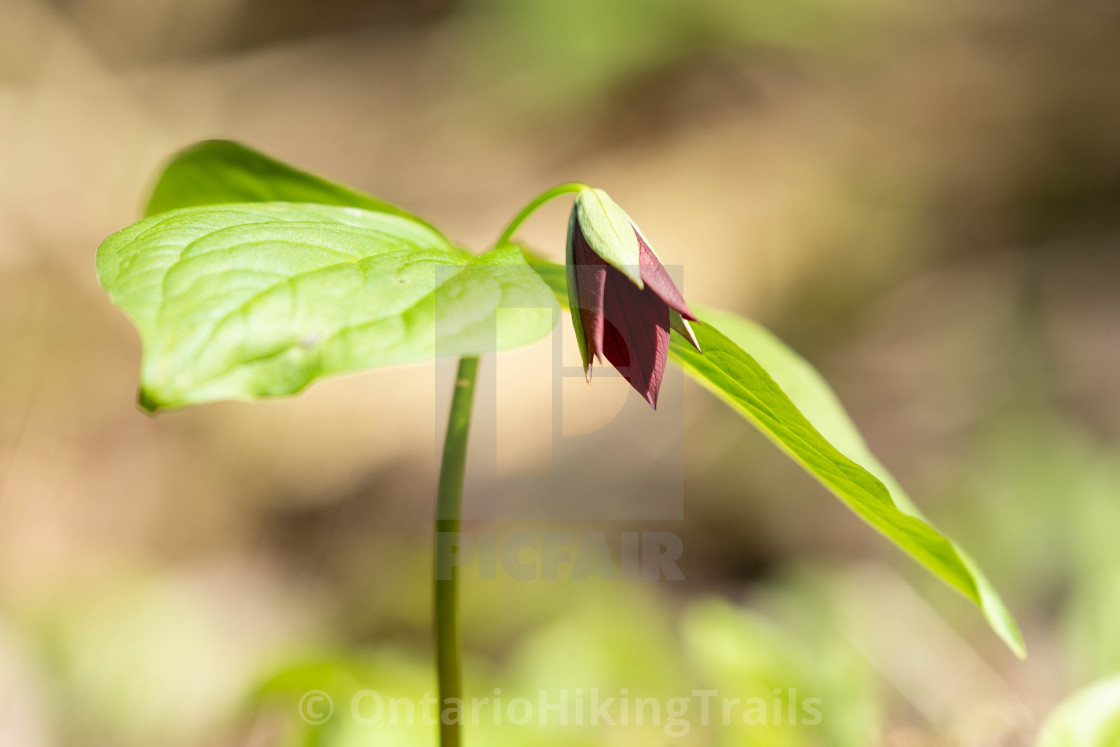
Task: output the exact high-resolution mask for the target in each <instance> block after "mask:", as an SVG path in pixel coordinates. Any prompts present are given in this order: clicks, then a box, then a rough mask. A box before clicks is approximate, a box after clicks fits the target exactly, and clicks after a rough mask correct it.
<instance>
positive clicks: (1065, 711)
mask: <svg viewBox="0 0 1120 747" xmlns="http://www.w3.org/2000/svg"><path fill="white" fill-rule="evenodd" d="M1118 744H1120V676H1113V677H1110V678H1108V679H1104V680H1101V681H1099V682H1097V683H1095V684H1093V685H1090V686H1089V687H1087V688H1085V689H1084V690H1080V691H1078V692H1076V693H1074V694H1073V695H1071V696H1070V697H1069V698H1067V699H1066V700H1065V701H1063V702H1062V704H1061V705H1059V706H1058V707H1057V708H1056V709H1055V710H1054V712H1053V713H1051V714H1050V716H1049V717H1048V718H1047V719H1046V722H1045V723H1044V724H1043V725H1042V730H1041V732H1039V735H1038V747H1116V745H1118Z"/></svg>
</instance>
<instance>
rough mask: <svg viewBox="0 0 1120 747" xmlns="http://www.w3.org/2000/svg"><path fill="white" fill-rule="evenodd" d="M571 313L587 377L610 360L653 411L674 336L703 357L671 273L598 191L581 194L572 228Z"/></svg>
mask: <svg viewBox="0 0 1120 747" xmlns="http://www.w3.org/2000/svg"><path fill="white" fill-rule="evenodd" d="M567 259H568V262H567V264H568V306H569V308H570V309H571V312H572V323H573V325H574V326H575V331H576V339H577V340H578V341H579V350H580V356H581V358H582V360H583V370H584V373H585V375H586V376H587V380H588V382H590V381H591V369H592V367H593V364H594V360H593V359H598V361H599V362H600V363H602V361H603V357H604V356H605V357H606V359H607V360H608V361H610V363H611V365H613V366H614V367H615V368H616V369H618V371H619V373H621V374H622V375H623V377H625V379H626V380H627V381H628V382H630V386H632V387H634V389H635V390H637V392H638V393H639V394H641V395H642V396H643V397H644V398H645V399H646V401H647V402H649V403H650V405H651V406H652V407H653V408H654V409H657V393H658V391H659V390H660V388H661V378H662V376H663V375H664V373H665V361H666V357H667V355H668V352H669V330H670V329H675V330H677V332H679V333H680V334H681V335H682V336H684V338H685V339H686V340H688V341H689V342H690V343H691V344H692V345H693V346H694V347H695V348H696V349H697V350H699V349H700V346H699V345H698V344H697V342H696V337H695V336H694V335H693V333H692V328H691V327H690V326H689V324H688V323H689V322H690V321H696V317H695V316H694V315H693V314H692V311H690V310H689V308H688V304H686V303H685V301H684V298H683V297H682V296H681V293H680V291H679V290H677V286H676V285H674V284H673V281H672V279H671V278H670V277H669V273H667V272H666V271H665V267H664V266H663V265H662V264H661V261H660V260H659V259H658V258H657V255H656V254H655V253H654V251H653V249H651V248H650V246H649V242H647V241H646V239H645V237H644V236H643V235H642V233H641V231H639V230H638V228H637V226H635V225H634V223H633V222H632V221H631V220H630V218H629V217H628V216H627V215H626V213H624V212H623V211H622V208H620V207H618V205H616V204H615V203H614V201H612V200H611V198H610V197H608V196H607V194H606V193H605V192H603V191H602V190H598V189H585V190H583V191H581V192H580V193H579V196H578V197H577V198H576V203H575V205H574V206H573V207H572V214H571V217H570V218H569V221H568V258H567Z"/></svg>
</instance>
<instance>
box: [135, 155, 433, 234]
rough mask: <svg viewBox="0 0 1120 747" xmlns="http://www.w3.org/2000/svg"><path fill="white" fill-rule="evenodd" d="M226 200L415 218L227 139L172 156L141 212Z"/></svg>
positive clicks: (155, 211)
mask: <svg viewBox="0 0 1120 747" xmlns="http://www.w3.org/2000/svg"><path fill="white" fill-rule="evenodd" d="M231 202H313V203H316V204H319V205H338V206H341V207H357V208H362V209H363V210H369V211H370V212H375V213H389V214H391V215H400V216H403V217H406V218H412V219H413V220H418V221H419V220H420V219H419V218H417V217H416V216H414V215H412V214H410V213H408V212H406V211H404V210H402V209H400V208H399V207H397V206H395V205H391V204H390V203H388V202H385V201H384V200H379V199H377V198H376V197H370V196H369V195H365V194H362V193H361V192H355V191H354V190H352V189H348V188H347V187H343V186H342V185H341V184H335V183H334V182H330V181H327V180H326V179H323V178H322V177H318V176H315V175H314V174H308V173H307V172H305V171H300V170H299V169H296V168H293V167H292V166H289V165H288V164H286V163H283V162H281V161H277V160H276V159H275V158H272V157H270V156H266V155H265V154H263V153H259V152H257V151H255V150H253V149H252V148H247V147H245V146H244V145H241V144H240V143H235V142H231V141H229V140H204V141H202V142H200V143H195V144H194V145H192V146H190V147H188V148H185V149H183V150H182V151H180V152H179V153H176V154H175V155H174V156H172V158H171V160H170V161H169V162H168V164H167V165H166V166H164V168H163V172H162V173H161V174H160V176H159V180H158V181H157V182H156V186H155V187H154V188H153V190H152V196H151V197H150V198H149V199H148V206H147V208H146V209H145V210H144V215H145V216H152V215H156V214H158V213H165V212H167V211H168V210H177V209H179V208H185V207H199V206H202V205H222V204H226V203H231ZM420 222H423V221H420ZM425 225H428V228H431V229H432V230H433V231H436V229H435V228H433V227H432V226H431V225H429V224H425ZM436 233H438V231H436Z"/></svg>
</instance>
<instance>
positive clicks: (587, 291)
mask: <svg viewBox="0 0 1120 747" xmlns="http://www.w3.org/2000/svg"><path fill="white" fill-rule="evenodd" d="M572 261H573V263H574V264H575V270H576V284H577V286H578V290H579V307H580V314H579V316H580V323H581V324H583V336H584V339H585V340H587V353H588V355H587V357H588V376H589V377H590V372H591V369H590V364H591V360H590V359H591V358H592V357H595V358H598V359H599V362H600V363H602V362H603V327H604V323H603V316H604V311H603V304H604V299H605V297H606V285H607V271H608V270H609V269H610V265H608V264H607V263H606V262H604V261H603V259H602V257H600V256H599V255H598V254H596V253H595V252H594V251H593V250H592V249H591V247H590V246H588V244H587V239H585V238H584V237H583V231H582V230H580V227H579V223H578V222H577V223H576V225H575V234H574V236H573V237H572Z"/></svg>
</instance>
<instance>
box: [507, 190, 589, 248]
mask: <svg viewBox="0 0 1120 747" xmlns="http://www.w3.org/2000/svg"><path fill="white" fill-rule="evenodd" d="M584 189H587V185H586V184H577V183H575V182H573V183H571V184H560V185H558V186H555V187H553V188H552V189H549V190H545V191H544V192H541V193H540V194H539V195H537V196H536V197H534V198H533V201H532V202H530V203H529V204H528V205H526V206H525V207H523V208H521V212H520V213H518V214H517V215H515V216H514V217H513V220H511V221H510V222H509V225H508V226H506V230H504V231H502V234H501V236H499V237H498V241H497V242H496V243H495V244H494V246H501V245H502V244H506V243H509V240H510V239H512V238H513V234H514V232H515V231H516V230H517V229H518V228H520V227H521V224H522V223H524V222H525V220H526V218H528V217H529V216H530V215H532V214H533V213H534V212H536V209H537V208H539V207H540V206H541V205H543V204H545V203H546V202H548V201H549V200H551V199H552V198H553V197H559V196H560V195H570V194H572V193H573V192H580V191H582V190H584Z"/></svg>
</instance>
